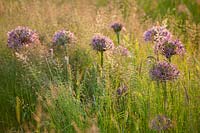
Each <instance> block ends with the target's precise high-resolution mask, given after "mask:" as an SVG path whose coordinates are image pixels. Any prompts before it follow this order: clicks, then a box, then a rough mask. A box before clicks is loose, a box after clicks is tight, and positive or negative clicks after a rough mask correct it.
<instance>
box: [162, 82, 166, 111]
mask: <svg viewBox="0 0 200 133" xmlns="http://www.w3.org/2000/svg"><path fill="white" fill-rule="evenodd" d="M163 98H164V111H166V106H167V82H166V81H164V82H163Z"/></svg>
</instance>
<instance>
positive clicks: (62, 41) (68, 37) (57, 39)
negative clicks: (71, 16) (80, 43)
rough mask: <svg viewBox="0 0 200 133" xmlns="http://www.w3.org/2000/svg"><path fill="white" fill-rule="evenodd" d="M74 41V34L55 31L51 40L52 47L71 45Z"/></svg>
mask: <svg viewBox="0 0 200 133" xmlns="http://www.w3.org/2000/svg"><path fill="white" fill-rule="evenodd" d="M75 41H76V37H75V35H74V33H72V32H70V31H66V30H59V31H57V32H56V33H55V34H54V36H53V39H52V42H53V44H54V45H66V44H72V43H74V42H75Z"/></svg>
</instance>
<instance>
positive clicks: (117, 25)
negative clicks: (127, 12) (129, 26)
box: [111, 22, 123, 32]
mask: <svg viewBox="0 0 200 133" xmlns="http://www.w3.org/2000/svg"><path fill="white" fill-rule="evenodd" d="M111 28H112V29H113V30H114V32H120V31H121V30H122V28H123V24H121V23H119V22H114V23H112V24H111Z"/></svg>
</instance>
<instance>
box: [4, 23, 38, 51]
mask: <svg viewBox="0 0 200 133" xmlns="http://www.w3.org/2000/svg"><path fill="white" fill-rule="evenodd" d="M7 35H8V47H9V48H12V49H19V48H21V47H23V46H28V45H30V44H32V43H36V42H39V36H38V34H37V33H36V32H35V31H33V30H31V29H29V28H28V27H22V26H18V27H17V28H15V29H13V30H11V31H9V32H8V33H7Z"/></svg>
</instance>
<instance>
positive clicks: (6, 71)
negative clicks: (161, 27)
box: [0, 0, 200, 132]
mask: <svg viewBox="0 0 200 133" xmlns="http://www.w3.org/2000/svg"><path fill="white" fill-rule="evenodd" d="M134 2H135V1H131V0H124V1H116V0H112V1H108V0H98V1H95V2H94V1H90V0H87V1H84V2H83V1H81V2H80V1H79V0H75V1H72V0H68V1H65V0H58V1H55V0H49V1H43V0H41V1H32V0H28V1H23V0H20V1H13V0H8V1H6V0H4V1H0V7H2V8H0V15H1V17H0V24H1V25H3V27H2V30H1V31H0V106H1V108H0V114H1V115H0V129H1V131H2V132H11V131H13V132H28V131H29V132H53V131H55V132H92V131H93V132H95V131H96V132H97V131H99V132H156V131H155V130H152V129H151V128H150V123H151V121H152V119H153V118H155V117H156V116H158V115H162V114H163V115H166V116H167V117H169V118H170V119H171V121H172V122H173V124H172V126H173V128H172V129H170V130H169V132H200V128H199V127H200V119H199V110H200V102H199V98H200V95H199V94H200V89H199V86H200V82H199V81H200V76H199V75H200V62H199V60H198V59H199V58H200V54H199V49H197V47H194V46H193V45H194V44H193V43H192V42H193V39H194V38H192V37H189V34H191V33H192V34H193V35H194V36H195V37H196V36H197V35H196V32H198V27H199V17H198V16H199V10H198V9H199V5H198V4H196V3H195V1H194V2H193V1H192V2H191V1H187V0H183V1H172V0H160V1H155V2H154V1H152V0H151V1H150V0H138V1H137V3H138V5H134V4H135V3H134ZM180 4H185V5H186V6H187V8H188V10H189V12H190V14H191V16H192V17H191V16H188V14H187V12H178V6H179V5H180ZM132 5H133V6H134V7H137V8H138V9H137V12H135V10H134V9H133V7H132ZM111 9H112V10H113V12H111ZM141 9H142V10H144V12H145V13H146V16H148V17H150V18H153V19H155V20H159V21H161V20H163V18H166V16H167V17H168V23H167V24H168V26H169V28H170V30H172V31H174V33H175V35H177V36H179V37H182V36H184V37H185V36H188V38H186V37H185V38H184V37H182V38H183V39H185V40H183V42H184V44H185V46H186V50H187V53H186V54H185V56H184V57H175V58H173V59H172V62H173V63H174V64H176V65H177V67H178V69H179V70H180V72H181V75H180V78H179V79H177V80H176V81H174V82H167V83H166V84H164V83H157V82H155V81H152V80H151V79H150V78H149V67H150V66H151V64H150V62H149V60H148V59H147V57H148V56H152V55H153V51H152V45H151V44H145V43H144V42H143V41H141V40H142V39H141V38H142V34H143V29H142V28H141V27H143V26H144V27H145V26H150V25H146V23H139V22H141V21H140V20H141V19H143V18H141V19H139V20H137V19H136V18H137V17H141V16H137V17H134V20H133V17H132V16H134V15H133V14H135V13H136V15H141V14H142V11H141ZM47 12H48V13H47ZM97 12H98V13H99V14H98V15H99V16H98V15H97ZM137 13H138V14H137ZM116 16H117V17H116ZM144 17H145V16H144ZM113 18H114V19H115V18H120V19H121V20H124V21H125V27H128V25H129V28H130V27H134V28H133V29H131V28H130V29H129V28H128V29H127V30H126V31H122V32H121V33H120V39H121V40H120V43H122V44H123V46H125V47H127V48H128V49H129V50H130V52H131V56H129V57H126V56H122V55H120V54H113V53H112V52H111V51H106V52H104V55H103V56H104V62H103V68H101V65H100V54H99V53H97V52H96V51H93V50H92V48H91V47H90V46H89V44H90V41H91V37H92V35H93V34H94V32H97V31H103V32H104V34H105V35H108V36H109V37H111V39H113V40H114V42H117V41H116V38H115V33H113V32H112V30H111V29H109V28H110V27H106V26H107V25H109V24H108V23H109V22H111V21H112V20H113ZM97 19H98V22H97ZM148 20H149V18H148ZM172 20H173V22H174V23H175V24H177V25H172V23H170V22H172ZM126 22H127V23H126ZM128 22H129V23H128ZM135 22H138V23H139V25H134V24H138V23H135ZM188 22H191V23H188ZM99 24H102V26H101V27H98V26H99ZM106 24H107V25H106ZM18 25H26V26H30V27H32V28H33V29H34V28H35V29H37V31H38V33H39V35H40V41H41V44H39V45H36V47H34V48H32V47H27V48H25V49H22V50H21V51H20V52H18V53H17V54H16V53H15V52H14V51H12V50H11V49H9V48H7V46H6V40H7V38H6V32H7V31H9V30H11V29H12V28H14V27H16V26H18ZM97 25H98V26H97ZM105 25H106V26H105ZM194 25H195V31H191V32H189V30H188V27H194ZM137 26H138V27H137ZM140 26H141V27H140ZM63 28H64V29H69V30H70V31H73V32H74V33H75V35H76V36H77V40H78V41H77V43H76V44H74V45H68V46H67V50H66V49H64V48H63V47H60V48H57V49H56V48H54V47H53V48H54V53H53V55H51V54H50V53H48V51H49V49H50V48H52V46H51V41H52V40H51V39H52V36H53V34H54V32H55V31H57V30H59V29H63ZM196 38H197V37H196ZM196 42H198V40H196ZM195 44H197V43H195ZM194 51H196V52H194ZM161 58H163V57H161ZM122 85H125V86H126V87H127V91H126V92H125V93H123V94H122V95H119V94H118V93H117V89H118V88H119V87H121V86H122ZM165 89H166V90H165ZM164 101H165V102H166V103H164ZM91 123H92V124H91ZM163 132H165V131H163ZM166 132H168V130H167V131H166Z"/></svg>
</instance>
